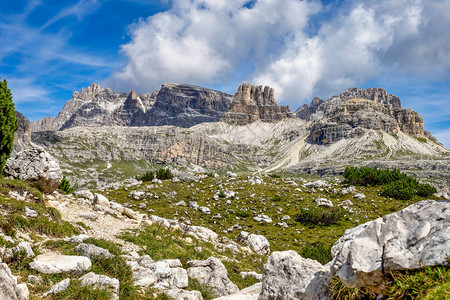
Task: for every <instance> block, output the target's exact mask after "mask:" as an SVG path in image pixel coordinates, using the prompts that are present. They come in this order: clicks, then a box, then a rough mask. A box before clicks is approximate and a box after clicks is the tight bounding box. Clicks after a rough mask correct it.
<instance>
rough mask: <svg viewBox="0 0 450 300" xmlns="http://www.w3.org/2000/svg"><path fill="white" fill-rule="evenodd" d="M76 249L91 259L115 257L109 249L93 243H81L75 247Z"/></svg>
mask: <svg viewBox="0 0 450 300" xmlns="http://www.w3.org/2000/svg"><path fill="white" fill-rule="evenodd" d="M74 251H75V252H78V253H80V254H81V255H83V256H86V257H87V258H89V259H93V258H113V257H114V255H112V254H111V253H110V252H109V250H107V249H103V248H100V247H97V246H95V245H92V244H85V243H82V244H79V245H78V246H76V247H75V249H74Z"/></svg>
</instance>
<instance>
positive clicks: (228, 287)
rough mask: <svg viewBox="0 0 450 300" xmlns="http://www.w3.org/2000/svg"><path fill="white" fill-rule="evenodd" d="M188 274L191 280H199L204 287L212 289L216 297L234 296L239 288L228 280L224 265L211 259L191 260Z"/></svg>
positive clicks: (217, 260)
mask: <svg viewBox="0 0 450 300" xmlns="http://www.w3.org/2000/svg"><path fill="white" fill-rule="evenodd" d="M188 266H189V267H190V268H189V269H188V270H187V272H188V275H189V277H190V278H193V279H196V280H198V282H199V283H200V284H202V285H204V286H207V287H209V288H211V290H212V291H213V293H214V295H215V296H216V297H220V296H226V295H230V294H234V293H236V292H238V291H239V289H238V287H237V286H236V285H235V284H234V283H233V282H231V280H230V279H229V278H228V272H227V269H226V268H225V266H224V265H223V263H222V262H221V261H220V260H219V259H217V258H215V257H210V258H208V259H207V260H191V261H189V262H188Z"/></svg>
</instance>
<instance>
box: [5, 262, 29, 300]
mask: <svg viewBox="0 0 450 300" xmlns="http://www.w3.org/2000/svg"><path fill="white" fill-rule="evenodd" d="M28 296H29V292H28V288H27V285H26V284H17V277H16V276H14V275H13V274H12V273H11V270H10V269H9V267H8V265H7V264H5V263H0V299H8V300H27V299H28Z"/></svg>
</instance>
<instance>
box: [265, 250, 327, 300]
mask: <svg viewBox="0 0 450 300" xmlns="http://www.w3.org/2000/svg"><path fill="white" fill-rule="evenodd" d="M327 271H328V270H327V268H325V267H324V266H322V265H321V264H320V263H319V262H317V261H315V260H312V259H309V258H303V257H301V256H300V255H299V254H298V253H297V252H295V251H292V250H289V251H282V252H273V253H272V254H271V255H270V257H269V259H268V260H267V263H266V264H265V265H264V268H263V280H262V290H261V294H260V295H259V298H258V299H260V300H265V299H283V300H290V299H292V300H293V299H308V300H309V299H314V300H315V299H317V300H319V299H327V296H326V288H325V285H326V284H327V281H322V280H320V279H321V278H323V277H327V275H326V274H327ZM318 281H320V282H322V286H319V287H317V286H316V283H317V282H318ZM310 285H314V286H315V287H314V288H312V287H310ZM310 291H313V293H311V292H310Z"/></svg>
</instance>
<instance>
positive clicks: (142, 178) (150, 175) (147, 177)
mask: <svg viewBox="0 0 450 300" xmlns="http://www.w3.org/2000/svg"><path fill="white" fill-rule="evenodd" d="M136 179H137V180H140V181H144V182H145V181H152V180H153V179H155V173H154V172H153V171H148V172H146V173H145V174H144V175H142V176H137V177H136Z"/></svg>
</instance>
